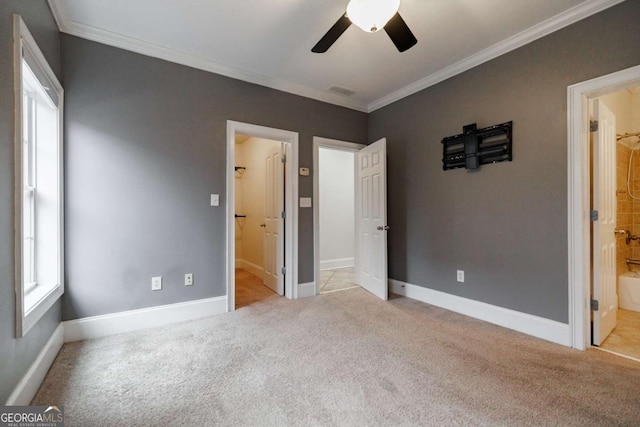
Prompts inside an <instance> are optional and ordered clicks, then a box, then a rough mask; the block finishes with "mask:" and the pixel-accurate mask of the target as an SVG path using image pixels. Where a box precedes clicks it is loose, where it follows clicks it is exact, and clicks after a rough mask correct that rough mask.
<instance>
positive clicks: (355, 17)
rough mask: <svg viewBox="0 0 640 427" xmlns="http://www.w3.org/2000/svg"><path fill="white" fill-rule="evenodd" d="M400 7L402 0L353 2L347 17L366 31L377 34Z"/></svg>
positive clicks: (358, 0) (349, 6)
mask: <svg viewBox="0 0 640 427" xmlns="http://www.w3.org/2000/svg"><path fill="white" fill-rule="evenodd" d="M399 7H400V0H351V1H350V2H349V4H348V5H347V16H348V17H349V19H350V20H351V22H353V23H354V24H356V25H357V26H358V27H360V28H362V29H363V30H364V31H366V32H368V33H375V32H376V31H380V30H381V29H383V28H384V26H385V25H386V24H387V22H389V20H390V19H391V18H392V17H393V16H394V15H395V14H396V13H397V12H398V8H399Z"/></svg>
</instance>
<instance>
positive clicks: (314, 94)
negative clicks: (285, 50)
mask: <svg viewBox="0 0 640 427" xmlns="http://www.w3.org/2000/svg"><path fill="white" fill-rule="evenodd" d="M49 5H50V6H51V12H52V13H53V16H54V18H55V20H56V22H57V23H58V28H59V29H60V31H61V32H63V33H67V34H71V35H72V36H76V37H80V38H83V39H86V40H91V41H94V42H98V43H102V44H105V45H108V46H113V47H117V48H120V49H124V50H127V51H130V52H135V53H139V54H141V55H145V56H150V57H152V58H159V59H164V60H165V61H169V62H173V63H176V64H181V65H185V66H187V67H191V68H196V69H199V70H204V71H208V72H211V73H215V74H219V75H222V76H226V77H231V78H233V79H238V80H242V81H245V82H249V83H254V84H258V85H261V86H265V87H269V88H272V89H276V90H281V91H283V92H287V93H292V94H294V95H299V96H304V97H306V98H311V99H316V100H318V101H322V102H327V103H329V104H334V105H339V106H342V107H346V108H350V109H353V110H357V111H362V112H367V104H366V103H363V102H358V101H356V100H354V99H350V98H347V97H345V96H341V95H337V94H335V93H329V92H326V91H322V90H318V89H313V88H310V87H308V86H304V85H301V84H297V83H292V82H289V81H286V80H282V79H279V78H276V77H271V76H268V75H265V74H259V73H256V72H253V71H249V70H243V69H241V68H236V67H230V66H228V65H223V64H219V63H217V62H215V61H211V60H209V59H206V58H203V57H201V56H197V55H192V54H189V53H186V52H182V51H179V50H177V49H171V48H166V47H164V46H160V45H157V44H154V43H149V42H146V41H143V40H139V39H136V38H133V37H129V36H125V35H123V34H118V33H113V32H111V31H106V30H103V29H101V28H97V27H92V26H89V25H84V24H80V23H78V22H75V21H72V20H70V19H69V18H68V14H67V12H66V5H65V4H64V2H63V1H61V0H49Z"/></svg>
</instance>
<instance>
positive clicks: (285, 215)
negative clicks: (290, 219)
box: [280, 211, 287, 219]
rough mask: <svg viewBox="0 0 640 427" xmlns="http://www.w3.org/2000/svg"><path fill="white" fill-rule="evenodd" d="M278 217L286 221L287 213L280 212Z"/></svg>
mask: <svg viewBox="0 0 640 427" xmlns="http://www.w3.org/2000/svg"><path fill="white" fill-rule="evenodd" d="M280 216H281V217H282V219H286V218H287V212H286V211H282V212H281V213H280Z"/></svg>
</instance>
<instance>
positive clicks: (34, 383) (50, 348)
mask: <svg viewBox="0 0 640 427" xmlns="http://www.w3.org/2000/svg"><path fill="white" fill-rule="evenodd" d="M62 344H64V327H63V326H62V323H61V324H59V325H58V327H57V328H56V330H55V331H53V334H52V335H51V338H49V340H48V341H47V343H46V344H45V345H44V347H43V348H42V350H40V353H39V354H38V357H36V360H35V361H34V362H33V363H32V364H31V366H30V367H29V369H28V370H27V373H26V374H24V376H23V377H22V379H20V381H19V382H18V384H17V385H16V387H15V388H14V389H13V392H12V393H11V395H10V396H9V398H8V399H7V403H6V405H11V406H16V405H19V406H26V405H29V404H30V403H31V400H32V399H33V398H34V396H35V395H36V393H37V392H38V389H39V388H40V385H41V384H42V381H44V377H45V376H46V375H47V372H48V371H49V368H50V367H51V365H52V364H53V361H54V360H55V358H56V356H57V355H58V352H60V349H61V348H62Z"/></svg>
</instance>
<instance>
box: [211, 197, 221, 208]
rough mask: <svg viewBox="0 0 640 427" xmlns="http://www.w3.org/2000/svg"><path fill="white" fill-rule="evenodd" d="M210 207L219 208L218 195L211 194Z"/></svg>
mask: <svg viewBox="0 0 640 427" xmlns="http://www.w3.org/2000/svg"><path fill="white" fill-rule="evenodd" d="M211 206H220V195H219V194H212V195H211Z"/></svg>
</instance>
